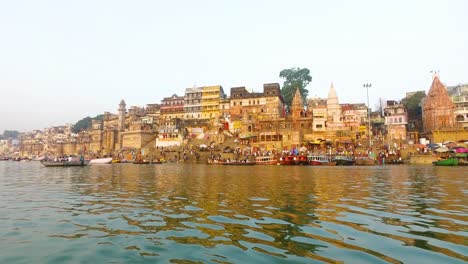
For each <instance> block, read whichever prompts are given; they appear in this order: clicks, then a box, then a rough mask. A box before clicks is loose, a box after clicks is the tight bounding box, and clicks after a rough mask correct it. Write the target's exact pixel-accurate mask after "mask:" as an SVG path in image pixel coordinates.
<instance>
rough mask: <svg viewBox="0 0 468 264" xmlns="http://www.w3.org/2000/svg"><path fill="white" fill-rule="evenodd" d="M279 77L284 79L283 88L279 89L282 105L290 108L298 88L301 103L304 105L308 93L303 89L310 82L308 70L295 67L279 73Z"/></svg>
mask: <svg viewBox="0 0 468 264" xmlns="http://www.w3.org/2000/svg"><path fill="white" fill-rule="evenodd" d="M279 77H281V78H283V79H284V83H283V87H282V88H281V95H282V96H283V99H284V103H285V104H286V105H287V106H288V107H291V103H292V99H293V97H294V94H295V93H296V89H297V88H299V91H300V92H301V96H302V102H303V103H304V104H305V102H306V99H307V95H308V94H309V91H308V90H307V89H306V88H305V87H306V86H307V85H308V84H309V83H310V82H311V81H312V77H311V76H310V71H309V69H307V68H302V69H301V68H297V67H295V68H291V69H284V70H282V71H281V72H280V74H279Z"/></svg>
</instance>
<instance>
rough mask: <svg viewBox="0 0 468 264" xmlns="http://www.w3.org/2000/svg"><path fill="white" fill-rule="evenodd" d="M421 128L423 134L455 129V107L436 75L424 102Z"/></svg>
mask: <svg viewBox="0 0 468 264" xmlns="http://www.w3.org/2000/svg"><path fill="white" fill-rule="evenodd" d="M423 128H424V132H425V133H431V132H432V131H434V130H447V129H454V128H455V105H454V103H453V101H452V99H451V98H450V97H449V95H448V93H447V89H446V88H445V85H443V84H442V82H441V81H440V79H439V76H437V75H436V76H434V79H433V81H432V85H431V88H430V89H429V92H428V93H427V97H426V99H425V100H424V104H423Z"/></svg>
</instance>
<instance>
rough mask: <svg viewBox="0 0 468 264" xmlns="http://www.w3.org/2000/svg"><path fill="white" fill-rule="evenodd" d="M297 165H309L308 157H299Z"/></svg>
mask: <svg viewBox="0 0 468 264" xmlns="http://www.w3.org/2000/svg"><path fill="white" fill-rule="evenodd" d="M296 165H309V161H308V160H307V156H305V155H299V156H297V161H296Z"/></svg>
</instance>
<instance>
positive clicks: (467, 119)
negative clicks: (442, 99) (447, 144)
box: [447, 84, 468, 130]
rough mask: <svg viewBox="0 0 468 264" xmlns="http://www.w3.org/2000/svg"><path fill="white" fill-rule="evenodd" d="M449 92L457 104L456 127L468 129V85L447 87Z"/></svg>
mask: <svg viewBox="0 0 468 264" xmlns="http://www.w3.org/2000/svg"><path fill="white" fill-rule="evenodd" d="M447 92H448V94H449V96H450V97H451V98H452V101H453V103H454V104H455V120H456V122H457V123H456V126H457V127H458V128H461V129H465V130H467V129H468V84H460V85H457V86H451V87H447Z"/></svg>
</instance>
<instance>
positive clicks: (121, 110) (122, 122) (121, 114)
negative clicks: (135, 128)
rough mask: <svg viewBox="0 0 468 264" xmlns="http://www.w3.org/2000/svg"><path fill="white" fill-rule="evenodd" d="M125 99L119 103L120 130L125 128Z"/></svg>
mask: <svg viewBox="0 0 468 264" xmlns="http://www.w3.org/2000/svg"><path fill="white" fill-rule="evenodd" d="M126 106H127V105H126V104H125V101H124V100H123V99H122V100H121V101H120V104H119V130H120V131H124V130H125V112H126V111H127V108H126Z"/></svg>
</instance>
